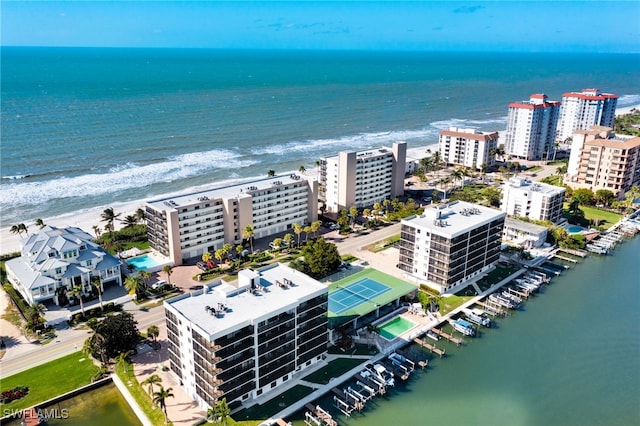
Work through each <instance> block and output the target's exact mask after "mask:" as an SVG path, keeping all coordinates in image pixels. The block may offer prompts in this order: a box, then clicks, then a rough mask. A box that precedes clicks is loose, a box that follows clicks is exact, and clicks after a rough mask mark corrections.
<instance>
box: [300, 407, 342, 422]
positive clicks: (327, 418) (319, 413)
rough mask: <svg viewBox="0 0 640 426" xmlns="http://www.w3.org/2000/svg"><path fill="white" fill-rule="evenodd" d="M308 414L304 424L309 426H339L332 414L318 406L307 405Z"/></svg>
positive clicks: (305, 415)
mask: <svg viewBox="0 0 640 426" xmlns="http://www.w3.org/2000/svg"><path fill="white" fill-rule="evenodd" d="M305 408H306V409H307V412H306V413H305V414H304V417H305V418H304V423H305V424H306V425H308V426H313V425H316V426H338V422H336V421H335V420H333V417H331V414H329V413H327V412H326V411H324V410H323V409H322V407H320V406H319V405H316V406H315V407H314V406H313V405H311V404H307V405H305Z"/></svg>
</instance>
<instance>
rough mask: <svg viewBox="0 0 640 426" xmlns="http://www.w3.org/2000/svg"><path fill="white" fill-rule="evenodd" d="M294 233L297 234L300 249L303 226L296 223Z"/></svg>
mask: <svg viewBox="0 0 640 426" xmlns="http://www.w3.org/2000/svg"><path fill="white" fill-rule="evenodd" d="M293 233H294V234H296V237H297V238H298V243H297V247H300V234H302V225H300V224H299V223H294V224H293Z"/></svg>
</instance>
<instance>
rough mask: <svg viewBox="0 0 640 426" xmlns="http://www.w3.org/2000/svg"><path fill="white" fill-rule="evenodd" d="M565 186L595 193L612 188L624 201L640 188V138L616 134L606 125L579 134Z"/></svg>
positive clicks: (581, 131) (574, 143) (574, 137)
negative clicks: (631, 191) (634, 188)
mask: <svg viewBox="0 0 640 426" xmlns="http://www.w3.org/2000/svg"><path fill="white" fill-rule="evenodd" d="M565 183H566V184H567V185H569V186H571V187H572V188H589V189H590V190H592V191H594V192H595V191H597V190H599V189H608V190H610V191H612V192H613V193H615V194H616V195H617V196H618V197H619V198H621V197H622V196H623V195H624V193H625V192H626V191H628V190H629V189H630V188H631V187H632V186H633V185H640V137H633V136H627V135H616V134H615V133H614V132H613V129H611V128H610V127H603V126H592V127H591V128H590V129H589V130H577V131H575V132H574V133H573V140H572V143H571V156H570V157H569V164H568V165H567V179H565Z"/></svg>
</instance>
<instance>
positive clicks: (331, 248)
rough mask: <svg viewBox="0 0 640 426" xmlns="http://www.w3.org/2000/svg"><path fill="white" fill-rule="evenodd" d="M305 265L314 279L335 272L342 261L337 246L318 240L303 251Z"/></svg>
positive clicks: (321, 239) (322, 239)
mask: <svg viewBox="0 0 640 426" xmlns="http://www.w3.org/2000/svg"><path fill="white" fill-rule="evenodd" d="M302 255H303V256H304V261H305V264H306V265H307V267H308V271H309V273H310V275H311V276H313V277H316V278H318V277H325V276H327V274H329V272H331V271H333V270H335V269H336V268H337V267H338V266H339V265H340V263H341V262H342V260H341V259H340V254H339V253H338V249H337V247H336V245H335V244H332V243H329V242H327V241H326V240H325V239H324V238H318V239H316V240H314V241H313V242H312V243H311V244H307V245H306V246H305V247H304V248H303V249H302Z"/></svg>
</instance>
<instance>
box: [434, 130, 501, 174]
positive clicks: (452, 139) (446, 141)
mask: <svg viewBox="0 0 640 426" xmlns="http://www.w3.org/2000/svg"><path fill="white" fill-rule="evenodd" d="M497 147H498V132H480V131H478V130H476V129H460V128H458V127H450V128H449V130H442V131H441V132H440V139H439V151H440V157H441V158H442V161H444V162H445V163H447V164H455V165H460V166H465V167H469V168H472V169H478V170H481V169H482V168H483V166H484V167H489V166H492V165H493V164H494V163H495V158H496V157H495V152H493V150H495V149H496V148H497ZM492 152H493V153H492Z"/></svg>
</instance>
